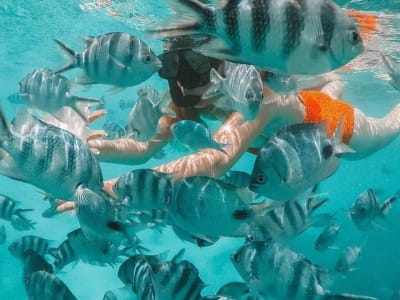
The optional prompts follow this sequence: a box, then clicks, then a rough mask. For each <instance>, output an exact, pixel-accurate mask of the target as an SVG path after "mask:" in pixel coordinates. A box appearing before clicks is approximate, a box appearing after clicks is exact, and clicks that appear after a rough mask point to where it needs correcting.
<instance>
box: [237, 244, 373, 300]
mask: <svg viewBox="0 0 400 300" xmlns="http://www.w3.org/2000/svg"><path fill="white" fill-rule="evenodd" d="M231 260H232V262H233V265H234V266H235V268H236V269H237V271H238V272H239V274H240V275H241V276H242V278H243V279H244V280H245V281H246V283H247V284H248V285H249V288H250V291H252V292H253V293H254V294H258V295H261V296H263V297H265V298H267V297H268V298H269V297H272V298H274V299H275V298H276V299H291V300H305V299H321V300H322V299H323V300H328V299H330V300H339V299H342V300H350V299H358V300H373V299H375V300H376V298H372V297H367V296H358V295H351V294H336V293H332V292H331V291H329V290H328V289H327V284H328V280H329V274H328V271H327V270H326V269H323V268H322V267H320V266H318V265H315V264H314V263H312V262H311V261H310V260H309V259H307V258H306V257H304V256H303V255H301V254H299V253H296V252H294V251H292V250H290V249H288V248H286V247H284V246H283V245H281V244H277V243H275V242H264V241H260V242H251V243H246V244H245V245H243V246H242V247H240V248H239V249H238V250H237V251H235V252H234V253H233V254H232V255H231Z"/></svg>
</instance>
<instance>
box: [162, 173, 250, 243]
mask: <svg viewBox="0 0 400 300" xmlns="http://www.w3.org/2000/svg"><path fill="white" fill-rule="evenodd" d="M167 210H168V212H169V215H170V218H171V222H172V224H173V225H174V226H177V227H179V228H180V229H182V230H184V231H186V232H188V233H190V234H191V235H193V236H196V237H199V238H202V239H207V236H209V237H211V238H218V237H219V236H243V237H244V236H246V235H248V234H249V233H250V231H249V230H250V227H249V226H250V223H249V222H246V221H247V220H248V219H249V217H248V213H249V212H250V208H249V204H248V203H247V202H246V201H245V200H243V199H242V197H241V194H240V189H238V188H237V187H236V186H234V185H231V184H228V183H226V182H224V181H222V180H218V179H214V178H211V177H207V176H191V177H187V178H184V179H180V180H177V181H176V182H175V183H174V184H173V187H172V197H171V200H170V202H169V203H167Z"/></svg>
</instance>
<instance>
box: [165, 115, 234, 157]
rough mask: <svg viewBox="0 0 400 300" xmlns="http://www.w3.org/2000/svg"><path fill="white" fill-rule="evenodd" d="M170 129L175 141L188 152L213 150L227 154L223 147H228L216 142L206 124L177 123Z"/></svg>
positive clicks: (184, 121) (183, 121)
mask: <svg viewBox="0 0 400 300" xmlns="http://www.w3.org/2000/svg"><path fill="white" fill-rule="evenodd" d="M170 129H171V132H172V135H173V136H174V139H175V141H177V142H178V144H180V145H182V146H183V147H184V148H185V149H186V150H188V151H194V152H196V151H199V150H202V149H206V148H211V149H215V150H218V151H221V152H224V153H225V150H224V149H223V147H225V146H228V145H227V144H221V143H218V142H217V141H215V140H214V139H213V137H212V136H211V133H210V131H209V130H208V128H207V127H206V126H205V125H204V124H201V123H198V122H195V121H192V120H182V121H179V122H176V123H174V124H172V125H171V126H170Z"/></svg>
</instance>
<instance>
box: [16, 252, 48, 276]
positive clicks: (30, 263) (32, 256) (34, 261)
mask: <svg viewBox="0 0 400 300" xmlns="http://www.w3.org/2000/svg"><path fill="white" fill-rule="evenodd" d="M22 261H23V264H24V271H23V274H24V278H27V277H28V276H30V275H31V274H32V273H34V272H36V271H46V272H47V273H50V274H53V273H54V270H53V265H52V264H50V263H49V262H48V261H47V260H46V259H45V258H44V257H43V256H42V255H40V254H38V253H37V252H35V251H34V250H32V249H28V250H26V251H25V252H24V254H23V256H22Z"/></svg>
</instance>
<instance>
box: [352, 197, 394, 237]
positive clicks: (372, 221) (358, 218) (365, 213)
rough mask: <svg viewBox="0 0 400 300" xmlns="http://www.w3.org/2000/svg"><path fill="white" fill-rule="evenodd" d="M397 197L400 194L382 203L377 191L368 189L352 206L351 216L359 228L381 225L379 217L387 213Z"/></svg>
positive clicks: (364, 228) (365, 228)
mask: <svg viewBox="0 0 400 300" xmlns="http://www.w3.org/2000/svg"><path fill="white" fill-rule="evenodd" d="M397 199H398V195H395V196H392V197H390V198H388V199H387V200H385V201H384V202H383V204H382V205H380V204H379V202H378V196H377V194H376V191H375V190H373V189H367V190H365V191H364V192H362V193H361V194H360V195H359V196H358V197H357V199H356V201H355V202H354V203H353V205H352V206H351V207H350V217H351V219H352V220H353V222H354V224H355V225H356V227H357V228H358V229H359V230H368V229H371V228H373V227H379V225H378V223H377V221H378V219H379V218H384V217H385V216H386V215H387V213H388V212H389V210H390V209H391V208H392V205H393V203H394V202H395V201H396V200H397Z"/></svg>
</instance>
